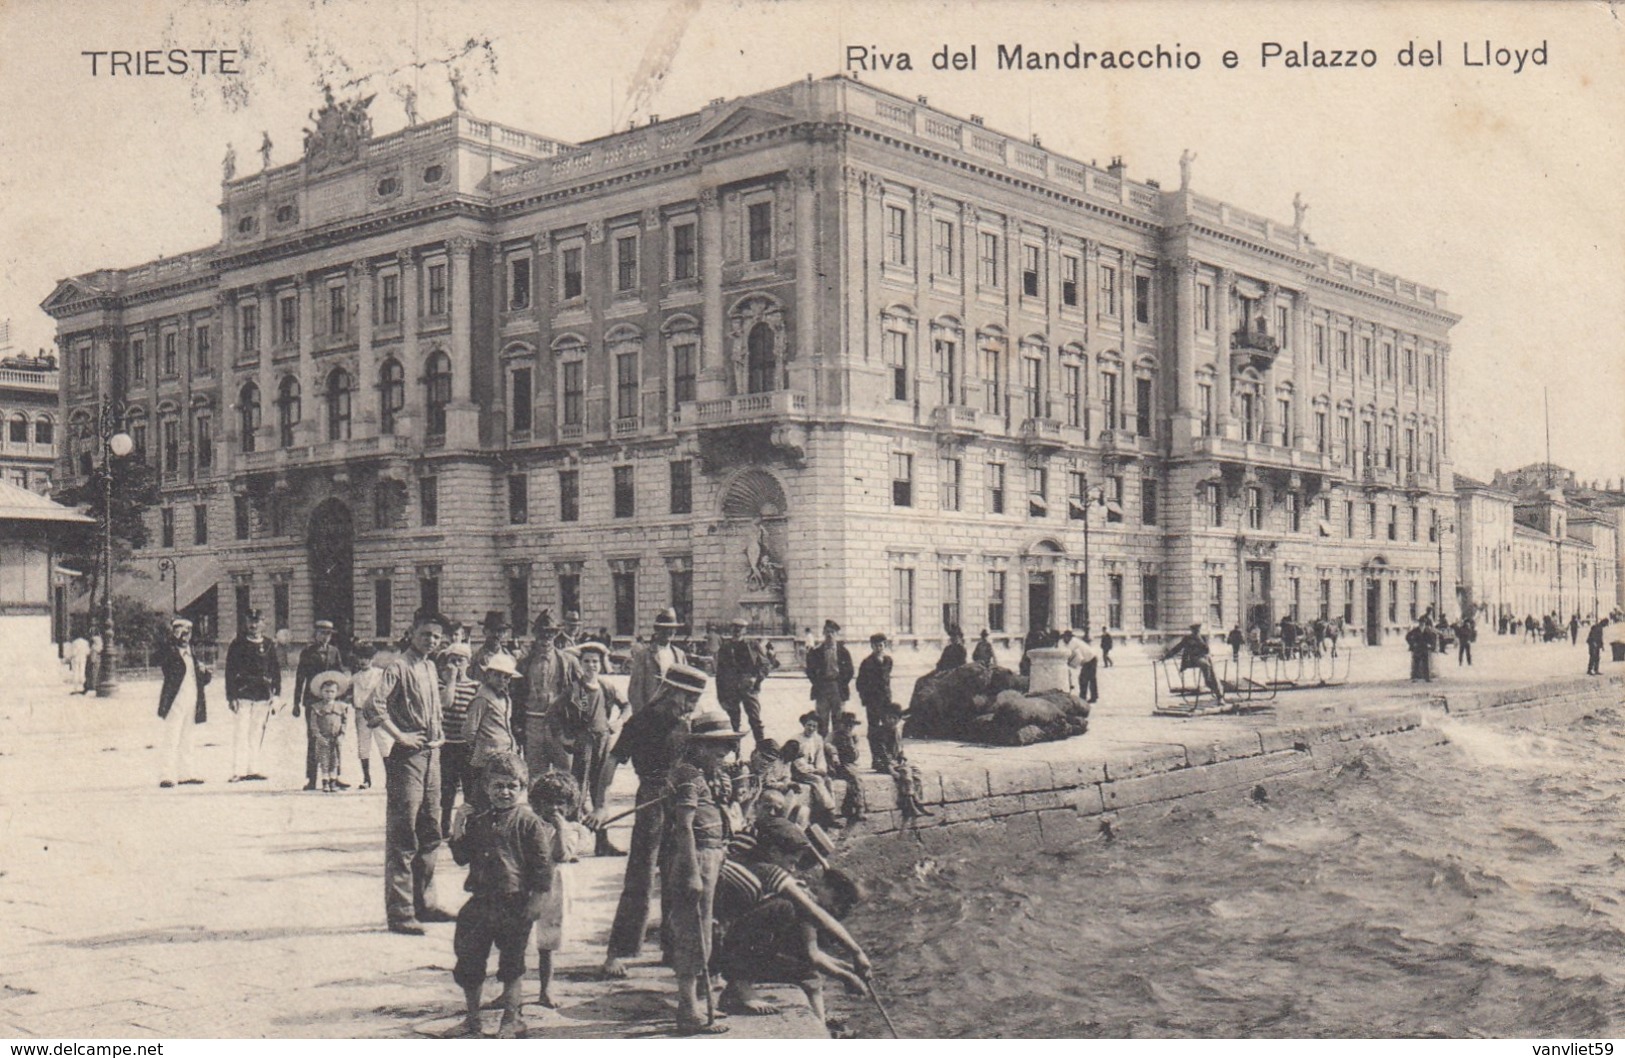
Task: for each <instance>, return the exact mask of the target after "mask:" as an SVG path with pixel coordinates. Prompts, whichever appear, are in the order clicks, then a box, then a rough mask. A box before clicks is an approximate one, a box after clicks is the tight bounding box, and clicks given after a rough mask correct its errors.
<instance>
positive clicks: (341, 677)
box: [310, 669, 350, 694]
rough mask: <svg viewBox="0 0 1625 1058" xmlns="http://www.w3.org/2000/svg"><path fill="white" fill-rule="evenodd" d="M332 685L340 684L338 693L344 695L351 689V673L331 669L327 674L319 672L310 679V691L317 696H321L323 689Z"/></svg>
mask: <svg viewBox="0 0 1625 1058" xmlns="http://www.w3.org/2000/svg"><path fill="white" fill-rule="evenodd" d="M330 683H336V684H338V688H339V690H338V693H340V694H343V693H344V692H345V691H348V690H349V689H350V676H349V673H345V672H340V671H339V670H338V669H329V670H327V671H326V672H318V673H317V674H316V675H314V676H312V677H311V678H310V689H311V691H313V692H314V693H316V694H321V693H322V688H323V687H326V686H327V685H328V684H330Z"/></svg>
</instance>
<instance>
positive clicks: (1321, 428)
mask: <svg viewBox="0 0 1625 1058" xmlns="http://www.w3.org/2000/svg"><path fill="white" fill-rule="evenodd" d="M1329 450H1330V448H1329V439H1328V437H1327V436H1326V413H1325V412H1323V411H1317V412H1315V451H1317V452H1319V453H1320V454H1321V455H1325V454H1326V453H1327V452H1328V451H1329Z"/></svg>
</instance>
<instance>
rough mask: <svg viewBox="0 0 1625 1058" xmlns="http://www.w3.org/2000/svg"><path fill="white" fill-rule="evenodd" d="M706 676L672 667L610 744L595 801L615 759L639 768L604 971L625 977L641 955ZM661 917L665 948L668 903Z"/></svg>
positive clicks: (596, 815)
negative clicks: (672, 783) (673, 784)
mask: <svg viewBox="0 0 1625 1058" xmlns="http://www.w3.org/2000/svg"><path fill="white" fill-rule="evenodd" d="M707 682H708V677H707V676H706V675H705V673H703V672H701V671H700V670H699V669H696V668H691V667H689V666H688V665H673V666H672V667H671V668H669V669H667V670H666V672H665V673H664V675H662V676H661V678H660V681H659V683H658V684H657V685H656V689H655V690H654V692H653V693H652V695H651V697H650V698H649V700H648V701H647V702H645V703H644V707H643V708H642V709H640V710H638V711H637V712H636V713H633V714H632V717H631V719H629V720H627V722H626V726H625V727H623V728H622V729H621V737H620V738H619V739H617V740H616V742H615V746H614V748H613V749H611V750H610V752H609V759H608V760H607V761H606V762H605V764H604V768H603V771H602V772H600V774H599V778H598V783H599V785H598V786H597V787H596V788H595V789H594V791H593V803H594V804H602V803H603V801H604V796H603V795H604V793H605V792H607V790H608V789H609V780H610V779H611V778H613V776H614V772H615V768H614V765H615V762H616V761H630V762H631V763H632V768H633V770H635V771H636V772H637V773H638V792H637V796H636V798H635V799H634V800H633V802H632V803H633V804H634V805H637V806H638V811H637V816H636V819H635V822H634V823H633V824H632V847H631V849H630V850H629V851H628V852H627V857H626V876H625V879H624V880H623V881H622V883H621V899H620V903H619V904H617V905H616V907H615V922H614V925H612V926H611V927H610V931H609V954H608V956H607V957H606V958H605V959H604V966H603V971H602V972H603V974H604V976H605V977H625V976H626V965H625V962H626V960H627V959H635V958H637V957H638V955H639V954H641V953H642V951H643V933H644V930H645V928H646V927H647V926H648V924H649V896H650V893H651V892H652V891H653V889H654V876H655V868H656V866H657V864H658V862H659V859H660V853H661V838H662V836H663V835H664V833H665V828H666V802H665V798H664V794H665V788H666V777H667V774H668V773H669V772H670V771H671V767H672V765H673V764H675V763H676V762H677V760H678V758H679V757H680V756H681V754H682V750H683V736H684V735H686V734H687V733H688V717H689V714H690V713H691V712H692V711H693V709H694V704H695V703H696V702H698V701H699V700H700V695H702V694H704V693H705V688H706V684H707ZM602 818H603V812H602V810H598V809H595V810H594V811H593V813H592V815H590V816H588V825H589V826H594V827H596V826H597V824H598V821H599V820H600V819H602ZM662 903H664V902H662ZM660 921H661V923H662V926H661V947H662V948H663V949H665V948H667V947H668V945H667V943H666V941H667V937H666V933H667V928H666V925H665V924H667V923H670V922H671V921H672V919H671V914H670V909H669V908H667V907H664V906H662V908H661V915H660Z"/></svg>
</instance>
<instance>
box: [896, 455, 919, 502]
mask: <svg viewBox="0 0 1625 1058" xmlns="http://www.w3.org/2000/svg"><path fill="white" fill-rule="evenodd" d="M891 502H892V506H893V507H912V506H914V457H913V456H911V455H909V454H908V453H907V452H893V453H892V457H891Z"/></svg>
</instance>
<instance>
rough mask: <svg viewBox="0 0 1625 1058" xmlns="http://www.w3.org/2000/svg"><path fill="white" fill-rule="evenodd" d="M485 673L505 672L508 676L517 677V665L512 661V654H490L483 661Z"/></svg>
mask: <svg viewBox="0 0 1625 1058" xmlns="http://www.w3.org/2000/svg"><path fill="white" fill-rule="evenodd" d="M483 671H485V672H505V673H507V674H508V675H509V676H517V675H519V663H518V662H517V661H515V660H514V659H513V655H512V654H501V653H498V654H492V655H491V656H490V657H488V658H486V659H485V667H484V670H483Z"/></svg>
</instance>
